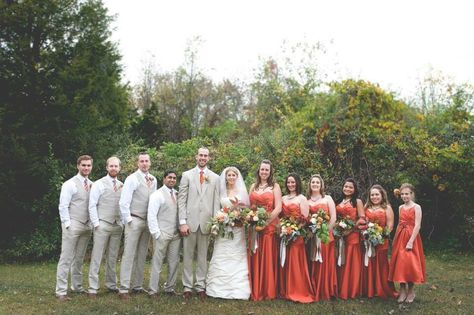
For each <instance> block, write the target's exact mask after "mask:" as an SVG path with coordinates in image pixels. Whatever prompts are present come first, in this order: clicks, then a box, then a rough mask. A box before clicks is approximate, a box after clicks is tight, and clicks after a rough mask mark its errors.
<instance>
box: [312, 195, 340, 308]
mask: <svg viewBox="0 0 474 315" xmlns="http://www.w3.org/2000/svg"><path fill="white" fill-rule="evenodd" d="M319 209H323V210H324V212H326V214H327V215H330V214H329V208H328V205H327V204H320V205H313V206H311V207H310V208H309V212H310V214H313V213H317V212H318V210H319ZM312 246H313V245H312ZM321 258H322V261H323V262H319V261H312V260H311V257H310V268H309V270H310V279H311V285H312V287H313V290H314V300H315V301H316V302H317V301H319V300H329V299H331V297H336V296H337V274H336V258H335V251H334V236H333V234H332V231H331V232H330V233H329V243H328V244H323V243H321Z"/></svg>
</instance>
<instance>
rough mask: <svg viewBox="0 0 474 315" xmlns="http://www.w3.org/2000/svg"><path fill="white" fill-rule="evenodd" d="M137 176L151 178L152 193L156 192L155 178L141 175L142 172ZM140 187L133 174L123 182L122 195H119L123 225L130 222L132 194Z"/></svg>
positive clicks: (149, 175)
mask: <svg viewBox="0 0 474 315" xmlns="http://www.w3.org/2000/svg"><path fill="white" fill-rule="evenodd" d="M138 172H139V174H141V175H142V176H143V178H145V176H147V175H148V177H151V178H153V182H152V188H153V191H155V190H156V178H155V176H153V175H151V174H150V173H146V174H145V173H143V172H142V171H138ZM138 186H140V182H139V181H138V178H137V176H135V173H133V174H131V175H129V176H128V177H127V178H126V179H125V182H124V183H123V188H122V194H121V195H120V201H119V205H120V215H121V217H122V222H123V224H126V223H129V222H132V216H131V215H130V204H131V203H132V197H133V192H134V191H135V190H136V189H137V188H138Z"/></svg>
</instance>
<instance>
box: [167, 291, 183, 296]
mask: <svg viewBox="0 0 474 315" xmlns="http://www.w3.org/2000/svg"><path fill="white" fill-rule="evenodd" d="M165 294H166V295H169V296H178V295H181V294H179V293H178V292H176V291H174V290H173V291H165Z"/></svg>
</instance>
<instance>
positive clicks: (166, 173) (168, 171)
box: [163, 170, 177, 178]
mask: <svg viewBox="0 0 474 315" xmlns="http://www.w3.org/2000/svg"><path fill="white" fill-rule="evenodd" d="M169 174H174V175H177V174H176V172H175V171H173V170H166V171H165V172H164V173H163V178H166V176H168V175H169Z"/></svg>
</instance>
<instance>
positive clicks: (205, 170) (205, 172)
mask: <svg viewBox="0 0 474 315" xmlns="http://www.w3.org/2000/svg"><path fill="white" fill-rule="evenodd" d="M207 170H208V169H207V166H205V167H204V168H203V169H202V171H204V174H207ZM196 171H197V172H198V174H199V172H201V169H200V168H199V166H197V165H196Z"/></svg>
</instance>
